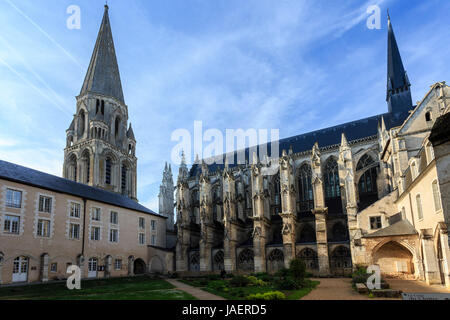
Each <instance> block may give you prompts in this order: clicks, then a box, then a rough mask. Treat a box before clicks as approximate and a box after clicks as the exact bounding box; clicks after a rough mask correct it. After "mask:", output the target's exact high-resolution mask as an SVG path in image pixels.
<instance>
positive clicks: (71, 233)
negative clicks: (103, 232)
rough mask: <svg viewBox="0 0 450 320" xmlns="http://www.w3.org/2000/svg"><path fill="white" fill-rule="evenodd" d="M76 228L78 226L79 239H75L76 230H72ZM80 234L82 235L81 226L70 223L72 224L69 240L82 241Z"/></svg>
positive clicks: (70, 225)
mask: <svg viewBox="0 0 450 320" xmlns="http://www.w3.org/2000/svg"><path fill="white" fill-rule="evenodd" d="M75 226H78V237H74V235H75V233H74V230H75V228H72V227H75ZM80 234H81V225H80V224H79V223H73V222H70V224H69V239H70V240H80Z"/></svg>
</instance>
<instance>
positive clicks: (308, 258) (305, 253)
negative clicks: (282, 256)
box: [297, 248, 319, 269]
mask: <svg viewBox="0 0 450 320" xmlns="http://www.w3.org/2000/svg"><path fill="white" fill-rule="evenodd" d="M297 258H299V259H301V260H303V261H304V262H305V264H306V268H307V269H318V268H319V258H318V257H317V253H316V251H314V250H313V249H311V248H305V249H303V250H302V251H300V252H299V253H298V254H297Z"/></svg>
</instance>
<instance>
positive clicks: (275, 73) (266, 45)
mask: <svg viewBox="0 0 450 320" xmlns="http://www.w3.org/2000/svg"><path fill="white" fill-rule="evenodd" d="M373 4H377V5H379V6H380V8H381V29H380V30H370V29H368V28H367V27H366V19H367V17H368V14H366V9H367V7H368V6H369V5H373ZM69 5H78V6H79V7H80V8H81V29H79V30H76V29H74V30H70V29H68V28H67V27H66V20H67V18H68V17H69V15H68V14H67V13H66V9H67V7H68V6H69ZM103 5H104V1H100V0H99V1H97V0H95V1H94V0H82V1H81V0H80V1H77V0H71V1H65V0H45V1H44V0H34V1H29V0H0V30H1V33H0V159H2V160H6V161H11V162H14V163H18V164H21V165H25V166H28V167H31V168H35V169H38V170H42V171H45V172H49V173H52V174H56V175H61V172H62V163H63V149H64V147H65V130H66V129H67V128H68V126H69V124H70V122H71V120H72V116H73V113H74V112H75V96H76V95H78V94H79V91H80V88H81V85H82V82H83V79H84V76H85V72H86V69H87V67H88V64H89V59H90V56H91V53H92V49H93V47H94V43H95V39H96V36H97V32H98V28H99V25H100V22H101V17H102V14H103ZM109 7H110V10H109V11H110V19H111V25H112V31H113V36H114V41H115V46H116V53H117V57H118V62H119V68H120V73H121V78H122V85H123V90H124V96H125V101H126V103H127V105H128V110H129V119H130V121H131V122H132V124H133V129H134V132H135V135H136V139H137V143H138V144H137V156H138V159H139V160H138V198H139V200H140V201H141V202H142V203H143V204H145V205H147V206H148V207H150V208H151V209H154V210H157V195H158V190H159V183H160V181H161V178H162V170H163V168H164V163H165V161H169V160H170V154H171V149H172V147H174V145H175V144H176V143H175V142H173V141H171V139H170V136H171V133H172V132H173V131H174V130H175V129H178V128H186V129H188V130H192V129H193V123H194V120H202V121H203V126H204V128H205V129H208V128H217V129H219V130H222V131H223V132H225V129H227V128H228V129H238V128H243V129H248V128H256V129H260V128H265V129H272V128H279V129H280V137H281V138H283V137H288V136H292V135H296V134H300V133H304V132H308V131H311V130H315V129H319V128H323V127H328V126H332V125H336V124H339V123H342V122H347V121H351V120H356V119H360V118H363V117H367V116H371V115H375V114H379V113H383V112H386V111H387V107H386V103H385V86H386V43H387V40H386V33H387V30H386V28H387V22H386V19H387V18H386V9H387V8H389V12H390V15H391V19H392V24H393V27H394V31H395V33H396V37H397V42H398V44H399V47H400V53H401V55H402V58H403V62H404V64H405V68H406V70H407V72H408V75H409V79H410V81H411V83H412V94H413V101H418V100H420V99H421V98H422V97H423V95H424V94H425V93H426V92H427V91H428V89H429V86H430V85H431V84H433V83H435V82H437V81H445V80H450V70H449V68H448V67H447V65H444V61H445V62H447V61H448V57H449V56H450V41H449V39H450V19H448V14H449V12H450V2H449V1H446V0H428V1H419V0H417V1H411V0H408V1H400V0H397V1H394V0H391V1H387V0H386V1H381V0H378V1H377V0H372V1H301V0H296V1H273V0H271V1H269V0H267V1H266V0H246V1H237V0H236V1H234V0H227V1H225V0H224V1H222V0H190V1H189V0H171V1H156V0H155V1H145V0H140V1H137V0H136V1H132V0H126V1H125V0H110V1H109ZM174 169H175V171H176V170H177V167H176V166H175V168H174ZM174 178H176V176H175V177H174Z"/></svg>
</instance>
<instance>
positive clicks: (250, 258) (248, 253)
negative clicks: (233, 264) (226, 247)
mask: <svg viewBox="0 0 450 320" xmlns="http://www.w3.org/2000/svg"><path fill="white" fill-rule="evenodd" d="M254 257H255V255H254V253H253V250H251V249H248V248H247V249H244V250H242V251H241V253H239V256H238V263H237V265H238V269H239V270H242V271H253V270H254V268H255V263H254Z"/></svg>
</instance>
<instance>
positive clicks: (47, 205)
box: [38, 194, 53, 213]
mask: <svg viewBox="0 0 450 320" xmlns="http://www.w3.org/2000/svg"><path fill="white" fill-rule="evenodd" d="M41 199H42V207H41ZM52 207H53V197H51V196H46V195H43V194H40V195H39V198H38V212H44V213H52Z"/></svg>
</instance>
